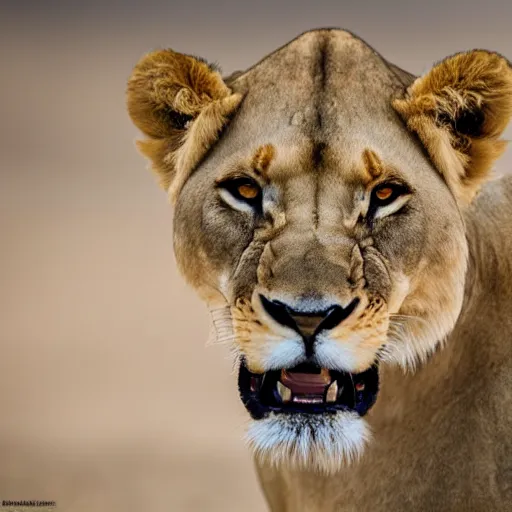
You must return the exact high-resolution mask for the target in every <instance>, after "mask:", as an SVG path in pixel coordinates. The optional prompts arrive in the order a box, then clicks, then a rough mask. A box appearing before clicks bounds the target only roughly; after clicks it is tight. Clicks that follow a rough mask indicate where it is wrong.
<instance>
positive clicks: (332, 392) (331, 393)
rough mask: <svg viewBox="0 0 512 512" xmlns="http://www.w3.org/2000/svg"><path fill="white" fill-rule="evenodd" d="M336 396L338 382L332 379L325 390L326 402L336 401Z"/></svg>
mask: <svg viewBox="0 0 512 512" xmlns="http://www.w3.org/2000/svg"><path fill="white" fill-rule="evenodd" d="M337 397H338V383H337V382H336V381H333V383H332V384H331V385H330V386H329V389H328V390H327V396H326V400H327V401H328V402H336V398H337Z"/></svg>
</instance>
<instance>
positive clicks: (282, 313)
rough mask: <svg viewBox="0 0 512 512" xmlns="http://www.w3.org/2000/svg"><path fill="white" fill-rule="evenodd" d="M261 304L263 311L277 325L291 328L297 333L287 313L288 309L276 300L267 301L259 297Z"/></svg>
mask: <svg viewBox="0 0 512 512" xmlns="http://www.w3.org/2000/svg"><path fill="white" fill-rule="evenodd" d="M260 300H261V304H262V305H263V308H264V309H265V311H266V312H267V313H268V314H269V315H270V316H271V317H272V318H273V319H274V320H275V321H276V322H278V323H280V324H281V325H285V326H287V327H291V328H292V329H293V330H295V331H297V330H298V328H297V324H296V323H295V320H294V319H293V318H292V317H291V315H290V313H289V312H288V307H287V306H286V305H285V304H283V303H282V302H279V301H277V300H268V299H267V298H266V297H264V296H263V295H260Z"/></svg>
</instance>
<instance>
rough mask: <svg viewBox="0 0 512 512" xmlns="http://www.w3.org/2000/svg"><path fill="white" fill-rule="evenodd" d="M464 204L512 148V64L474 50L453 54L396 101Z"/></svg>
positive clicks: (410, 127) (498, 56)
mask: <svg viewBox="0 0 512 512" xmlns="http://www.w3.org/2000/svg"><path fill="white" fill-rule="evenodd" d="M393 106H394V108H395V109H396V110H397V111H398V113H399V114H400V115H401V116H402V118H403V119H404V121H405V122H406V123H407V127H408V128H409V129H410V130H411V131H413V132H415V133H417V134H418V136H419V138H420V139H421V141H422V142H423V144H424V146H425V147H426V149H427V151H428V153H429V155H430V158H431V159H432V161H433V163H434V165H436V167H437V169H438V170H439V171H440V172H441V174H442V175H443V177H444V179H445V180H446V182H447V184H448V186H449V187H450V188H451V189H452V191H453V193H454V194H455V196H456V197H457V199H458V200H459V201H460V202H461V203H469V202H470V201H471V199H472V198H473V196H474V195H475V194H476V193H477V191H478V189H479V188H480V185H481V184H482V182H483V181H485V179H486V178H487V177H488V175H489V174H490V170H491V166H492V164H493V162H494V160H496V158H498V157H499V156H500V155H501V154H502V153H503V151H504V150H505V147H506V142H505V141H503V140H500V136H501V134H502V133H503V131H504V129H505V127H506V126H507V124H508V121H509V119H510V116H511V115H512V68H511V65H510V63H509V62H508V61H507V60H506V59H505V58H504V57H502V56H500V55H498V54H496V53H491V52H487V51H484V50H474V51H469V52H465V53H459V54H456V55H454V56H452V57H448V58H447V59H445V60H443V61H442V62H440V63H439V64H437V65H436V66H435V67H434V68H433V69H432V70H431V71H430V72H429V73H427V74H426V75H425V76H423V77H420V78H417V79H416V80H415V81H414V83H413V84H412V85H411V86H410V87H409V88H408V89H407V93H406V96H405V98H403V99H395V100H394V102H393Z"/></svg>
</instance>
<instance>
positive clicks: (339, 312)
mask: <svg viewBox="0 0 512 512" xmlns="http://www.w3.org/2000/svg"><path fill="white" fill-rule="evenodd" d="M260 300H261V303H262V304H263V307H264V308H265V311H266V312H267V313H268V314H269V315H270V316H271V317H272V318H273V319H274V320H275V321H276V322H278V323H280V324H281V325H285V326H287V327H291V328H292V329H294V330H295V331H297V332H298V333H299V334H300V335H301V336H302V337H303V339H304V343H305V344H306V353H307V355H311V353H312V350H313V343H314V340H315V336H316V335H317V334H318V333H319V332H320V331H323V330H329V329H334V328H335V327H336V326H337V325H339V324H340V323H341V322H343V320H345V319H346V318H348V317H349V316H350V315H351V313H352V312H353V311H354V309H356V306H357V304H358V303H359V299H354V300H353V301H352V302H351V303H350V304H349V305H348V306H346V307H341V306H339V305H335V306H331V307H329V308H328V309H324V310H322V311H307V312H305V311H297V310H294V309H292V308H291V307H290V306H288V305H286V304H284V303H283V302H280V301H277V300H269V299H267V298H266V297H264V296H263V295H260Z"/></svg>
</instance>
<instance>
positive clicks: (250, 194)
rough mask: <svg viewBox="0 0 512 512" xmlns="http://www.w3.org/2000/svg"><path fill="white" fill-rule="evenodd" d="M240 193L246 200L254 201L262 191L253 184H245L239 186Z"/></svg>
mask: <svg viewBox="0 0 512 512" xmlns="http://www.w3.org/2000/svg"><path fill="white" fill-rule="evenodd" d="M238 193H239V194H240V195H241V196H242V197H243V198H244V199H254V198H256V197H257V196H258V194H259V193H260V189H259V187H258V186H257V185H255V184H253V183H243V184H242V185H239V186H238Z"/></svg>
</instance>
